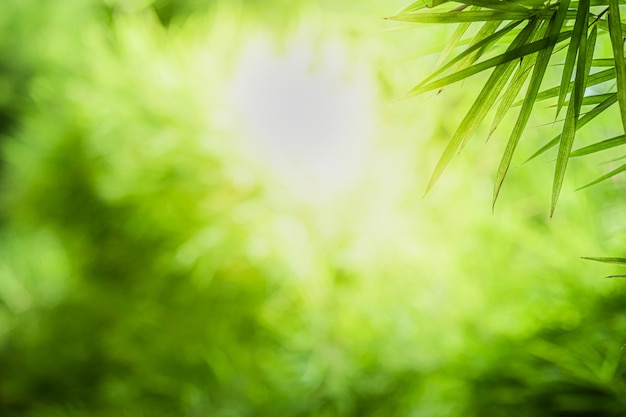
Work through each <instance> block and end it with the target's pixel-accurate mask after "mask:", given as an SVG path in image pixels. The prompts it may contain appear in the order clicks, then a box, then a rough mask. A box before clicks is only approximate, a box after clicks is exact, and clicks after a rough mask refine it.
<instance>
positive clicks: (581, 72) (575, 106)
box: [550, 2, 598, 217]
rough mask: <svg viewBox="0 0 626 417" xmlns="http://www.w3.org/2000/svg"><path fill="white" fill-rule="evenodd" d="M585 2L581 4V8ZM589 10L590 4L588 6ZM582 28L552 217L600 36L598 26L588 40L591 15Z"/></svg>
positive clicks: (562, 137)
mask: <svg viewBox="0 0 626 417" xmlns="http://www.w3.org/2000/svg"><path fill="white" fill-rule="evenodd" d="M582 5H583V2H581V6H582ZM579 10H580V9H579ZM587 10H588V4H587ZM581 19H582V20H583V21H582V27H583V28H584V30H583V33H582V35H581V39H580V43H579V46H580V47H579V51H578V64H577V66H576V78H575V79H574V91H573V93H572V96H573V98H572V99H570V102H569V105H568V106H567V118H566V119H565V123H564V124H563V131H562V133H561V140H560V144H559V152H558V154H557V159H556V168H555V170H554V181H553V184H552V206H551V209H550V217H552V215H553V214H554V209H555V208H556V203H557V201H558V199H559V194H560V193H561V188H562V186H563V180H564V178H565V171H566V169H567V163H568V162H569V155H570V153H571V152H572V145H573V144H574V138H575V136H576V124H577V123H578V118H579V117H580V107H581V106H582V101H583V95H584V94H585V87H586V84H587V82H586V78H587V75H588V73H589V70H590V69H591V60H592V59H593V50H594V49H595V43H596V35H597V34H598V30H597V26H594V27H593V29H592V30H591V34H590V35H589V39H587V33H586V32H587V24H588V23H589V13H587V12H585V13H584V14H583V15H582V16H581ZM576 23H578V22H576ZM587 47H589V49H590V50H591V53H590V54H589V56H587V55H588V54H587Z"/></svg>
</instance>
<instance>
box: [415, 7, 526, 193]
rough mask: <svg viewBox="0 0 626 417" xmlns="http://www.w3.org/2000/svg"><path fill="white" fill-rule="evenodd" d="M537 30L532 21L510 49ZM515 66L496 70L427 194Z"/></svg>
mask: <svg viewBox="0 0 626 417" xmlns="http://www.w3.org/2000/svg"><path fill="white" fill-rule="evenodd" d="M535 28H536V19H534V20H531V21H530V22H529V24H528V25H527V26H526V27H525V28H524V30H523V31H522V32H520V34H519V35H518V37H517V38H516V39H515V40H514V41H513V43H511V45H510V47H509V49H515V48H517V47H518V46H519V45H523V44H524V43H525V42H526V41H527V40H528V39H529V38H530V36H531V35H532V34H533V32H534V30H535ZM514 66H515V64H514V62H507V63H504V64H500V65H498V66H497V67H496V68H495V70H494V71H493V73H492V74H491V76H490V77H489V79H488V80H487V82H486V83H485V86H484V87H483V89H482V90H481V92H480V94H479V95H478V97H477V98H476V100H474V104H473V105H472V107H471V108H470V110H469V111H468V112H467V114H466V115H465V117H464V118H463V121H462V122H461V124H460V125H459V127H458V128H457V130H456V131H455V132H454V135H453V136H452V138H451V139H450V141H449V142H448V145H447V146H446V148H445V149H444V151H443V153H442V155H441V157H440V158H439V161H438V162H437V165H436V166H435V169H434V170H433V173H432V175H431V178H430V180H429V182H428V185H427V186H426V193H428V191H430V189H431V188H432V187H433V186H434V185H435V183H436V182H437V180H438V179H439V177H441V174H442V173H443V171H444V170H445V169H446V167H447V166H448V164H449V162H450V160H451V159H452V157H453V156H454V154H455V153H456V152H457V150H458V149H459V148H461V147H462V146H463V143H464V142H465V141H466V140H467V139H468V138H469V137H470V136H472V135H473V134H474V133H475V132H476V129H477V128H478V126H479V125H480V123H481V122H482V121H483V119H484V118H485V116H486V115H487V112H488V111H489V110H490V109H491V107H492V106H493V103H494V102H495V100H496V98H497V97H498V95H499V93H500V91H501V89H502V88H503V87H504V86H505V85H506V83H507V81H508V79H509V78H510V76H511V74H512V73H513V70H514V68H515V67H514Z"/></svg>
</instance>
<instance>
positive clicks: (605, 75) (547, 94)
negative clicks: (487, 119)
mask: <svg viewBox="0 0 626 417" xmlns="http://www.w3.org/2000/svg"><path fill="white" fill-rule="evenodd" d="M614 78H615V68H609V69H606V70H604V71H600V72H596V73H595V74H591V75H590V76H589V78H588V79H587V87H591V86H593V85H598V84H602V83H604V82H607V81H610V80H612V79H614ZM573 86H574V82H573V81H572V82H571V83H569V89H570V90H571V89H572V87H573ZM558 94H559V87H553V88H549V89H547V90H544V91H542V92H541V93H539V94H538V95H537V101H543V100H547V99H550V98H553V97H556V96H558ZM521 104H522V101H519V102H516V103H515V104H514V106H519V105H521Z"/></svg>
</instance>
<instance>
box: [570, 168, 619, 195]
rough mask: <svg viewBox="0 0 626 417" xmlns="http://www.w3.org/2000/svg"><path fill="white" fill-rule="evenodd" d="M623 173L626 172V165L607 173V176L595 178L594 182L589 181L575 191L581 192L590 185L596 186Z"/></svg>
mask: <svg viewBox="0 0 626 417" xmlns="http://www.w3.org/2000/svg"><path fill="white" fill-rule="evenodd" d="M624 171H626V164H624V165H622V166H620V167H618V168H615V169H614V170H613V171H611V172H609V173H608V174H604V175H603V176H601V177H599V178H596V179H595V180H593V181H591V182H590V183H589V184H585V185H583V186H582V187H580V188H578V189H576V191H578V190H582V189H583V188H587V187H591V186H592V185H596V184H597V183H599V182H602V181H605V180H608V179H609V178H611V177H614V176H616V175H617V174H620V173H622V172H624Z"/></svg>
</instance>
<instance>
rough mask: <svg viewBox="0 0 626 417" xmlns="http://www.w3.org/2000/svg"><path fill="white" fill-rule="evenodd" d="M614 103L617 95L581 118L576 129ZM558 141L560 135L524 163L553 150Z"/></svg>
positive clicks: (613, 95) (612, 95)
mask: <svg viewBox="0 0 626 417" xmlns="http://www.w3.org/2000/svg"><path fill="white" fill-rule="evenodd" d="M615 103H617V94H615V93H613V94H611V95H610V97H608V98H607V99H606V100H604V101H603V102H602V103H600V104H598V105H597V106H596V107H594V108H593V109H592V110H591V111H590V112H588V113H587V114H585V115H584V116H583V117H581V118H580V120H579V121H578V123H577V124H576V129H580V128H581V127H583V126H584V125H586V124H587V123H589V122H590V121H592V120H593V119H595V118H596V117H598V116H599V115H600V114H602V112H603V111H605V110H606V109H608V108H609V107H611V106H612V105H613V104H615ZM560 140H561V135H560V134H559V135H557V136H556V137H554V138H553V139H552V140H550V141H549V142H548V143H546V144H545V145H544V146H542V147H541V148H540V149H539V150H538V151H536V152H535V153H534V154H532V155H531V156H530V157H529V158H528V159H527V160H526V161H525V162H528V161H530V160H532V159H535V158H536V157H538V156H539V155H541V154H543V153H544V152H546V151H548V150H549V149H551V148H553V147H554V146H555V145H557V144H558V143H559V141H560Z"/></svg>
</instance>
